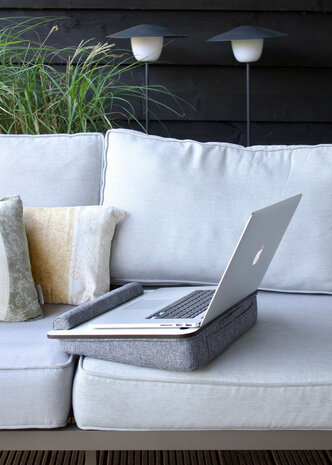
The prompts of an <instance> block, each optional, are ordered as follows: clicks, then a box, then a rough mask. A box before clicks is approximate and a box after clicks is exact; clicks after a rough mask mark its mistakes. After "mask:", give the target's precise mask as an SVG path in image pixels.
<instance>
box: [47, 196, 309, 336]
mask: <svg viewBox="0 0 332 465" xmlns="http://www.w3.org/2000/svg"><path fill="white" fill-rule="evenodd" d="M301 197H302V194H298V195H296V196H294V197H291V198H288V199H286V200H283V201H281V202H278V203H275V204H273V205H270V206H268V207H265V208H263V209H260V210H257V211H255V212H253V213H252V214H251V215H250V217H249V219H248V221H247V224H246V225H245V228H244V230H243V233H242V235H241V237H240V239H239V241H238V244H237V246H236V248H235V250H234V252H233V254H232V256H231V258H230V260H229V263H228V265H227V267H226V269H225V271H224V273H223V275H222V277H221V279H220V281H219V284H218V286H217V288H215V287H213V286H198V287H192V286H190V287H188V286H179V287H166V288H159V289H156V290H153V291H145V292H144V294H143V295H141V296H139V297H136V298H135V299H133V300H131V301H129V302H126V303H125V304H122V305H120V306H118V307H116V308H115V309H113V310H110V311H108V312H105V313H103V314H102V315H100V316H98V317H96V318H93V319H91V320H89V321H88V322H86V323H83V324H81V325H79V326H77V327H75V328H73V329H71V330H56V331H50V332H49V333H48V336H49V337H60V338H61V337H66V338H67V337H98V338H99V337H112V336H163V337H164V336H168V335H171V336H179V335H184V334H186V335H188V333H193V332H195V331H198V330H199V329H200V328H201V327H203V326H204V325H206V324H208V323H209V322H210V321H212V320H214V319H215V318H217V317H218V316H220V315H221V314H222V313H223V312H225V311H226V310H228V309H229V308H230V307H232V306H233V305H235V304H237V303H238V302H240V301H241V300H243V299H245V298H246V297H247V296H249V295H250V294H252V293H254V292H256V291H257V289H258V287H259V285H260V283H261V281H262V279H263V277H264V275H265V273H266V271H267V269H268V267H269V265H270V263H271V261H272V258H273V256H274V254H275V252H276V250H277V248H278V246H279V244H280V242H281V240H282V238H283V236H284V234H285V232H286V229H287V227H288V225H289V223H290V221H291V219H292V217H293V215H294V213H295V210H296V208H297V206H298V204H299V202H300V200H301Z"/></svg>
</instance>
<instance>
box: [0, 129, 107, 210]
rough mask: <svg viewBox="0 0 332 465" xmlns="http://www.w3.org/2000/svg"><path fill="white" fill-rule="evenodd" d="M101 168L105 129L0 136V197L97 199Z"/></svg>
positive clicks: (60, 201) (60, 202) (49, 202)
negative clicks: (88, 131)
mask: <svg viewBox="0 0 332 465" xmlns="http://www.w3.org/2000/svg"><path fill="white" fill-rule="evenodd" d="M103 167H104V136H103V135H102V134H98V133H82V134H74V135H71V134H59V135H0V198H1V197H4V196H6V195H9V194H19V195H20V196H21V198H22V200H23V204H24V206H30V207H31V206H32V207H43V206H48V207H53V206H76V205H96V204H99V202H100V189H101V180H102V170H103Z"/></svg>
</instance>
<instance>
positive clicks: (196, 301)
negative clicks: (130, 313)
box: [146, 290, 215, 320]
mask: <svg viewBox="0 0 332 465" xmlns="http://www.w3.org/2000/svg"><path fill="white" fill-rule="evenodd" d="M214 292H215V291H208V290H200V291H193V292H191V293H190V294H188V295H186V296H185V297H182V298H181V299H179V300H176V301H175V302H173V303H171V304H170V305H167V306H166V307H164V308H162V309H161V310H158V311H157V312H155V313H153V314H152V315H150V316H147V317H146V320H149V319H152V318H157V319H164V318H167V319H173V318H174V319H175V318H176V319H187V318H195V317H196V316H197V315H199V314H200V313H202V312H204V311H205V310H206V309H207V308H208V306H209V303H210V301H211V299H212V296H213V294H214Z"/></svg>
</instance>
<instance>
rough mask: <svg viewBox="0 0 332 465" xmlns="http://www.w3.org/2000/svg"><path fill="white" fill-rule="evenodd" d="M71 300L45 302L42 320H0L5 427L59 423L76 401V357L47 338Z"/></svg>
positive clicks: (0, 417)
mask: <svg viewBox="0 0 332 465" xmlns="http://www.w3.org/2000/svg"><path fill="white" fill-rule="evenodd" d="M69 308H70V306H68V305H43V312H44V314H45V318H43V319H41V320H35V321H28V322H23V323H22V322H20V323H3V322H1V323H0V428H1V429H18V428H57V427H59V426H63V425H65V424H66V421H67V417H68V413H69V411H70V407H71V391H72V379H73V374H74V369H75V365H76V364H75V360H74V358H73V357H72V356H70V355H68V354H66V353H65V352H64V351H63V350H62V349H61V347H60V344H59V343H58V341H55V340H51V339H48V338H47V336H46V333H47V331H48V330H50V329H52V323H53V320H54V318H56V317H57V316H59V315H60V314H61V313H63V312H64V311H66V310H68V309H69Z"/></svg>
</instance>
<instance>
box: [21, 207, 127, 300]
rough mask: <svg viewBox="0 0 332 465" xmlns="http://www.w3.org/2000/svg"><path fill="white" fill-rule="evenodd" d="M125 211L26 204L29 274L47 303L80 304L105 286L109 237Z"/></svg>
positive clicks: (25, 219)
mask: <svg viewBox="0 0 332 465" xmlns="http://www.w3.org/2000/svg"><path fill="white" fill-rule="evenodd" d="M124 216H125V212H124V211H122V210H118V209H116V208H113V207H102V206H97V205H94V206H87V207H55V208H45V207H41V208H38V207H27V208H25V209H24V223H25V228H26V232H27V237H28V243H29V251H30V259H31V268H32V274H33V277H34V280H35V283H36V284H40V285H41V288H42V291H43V296H44V301H45V303H63V304H71V305H79V304H81V303H83V302H87V301H89V300H92V299H95V298H96V297H99V296H101V295H103V294H104V293H105V292H107V291H109V287H110V277H109V276H110V273H109V261H110V252H111V241H112V238H113V234H114V230H115V226H116V224H117V223H118V222H119V221H120V220H121V219H122V218H124Z"/></svg>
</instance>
